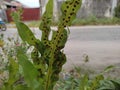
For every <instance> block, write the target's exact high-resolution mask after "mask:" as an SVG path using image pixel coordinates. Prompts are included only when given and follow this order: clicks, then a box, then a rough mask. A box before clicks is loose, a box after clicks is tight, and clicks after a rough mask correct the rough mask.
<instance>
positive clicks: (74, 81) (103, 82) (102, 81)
mask: <svg viewBox="0 0 120 90" xmlns="http://www.w3.org/2000/svg"><path fill="white" fill-rule="evenodd" d="M113 68H114V66H108V67H107V68H106V69H105V70H104V71H103V72H101V73H99V74H97V75H95V76H94V77H92V78H90V77H89V74H80V72H76V70H75V71H74V72H72V73H71V72H70V73H69V75H67V77H66V76H65V77H64V78H63V79H60V80H59V81H58V83H57V86H56V88H57V89H56V90H119V89H120V79H108V78H105V77H104V73H105V72H108V71H110V70H111V69H113Z"/></svg>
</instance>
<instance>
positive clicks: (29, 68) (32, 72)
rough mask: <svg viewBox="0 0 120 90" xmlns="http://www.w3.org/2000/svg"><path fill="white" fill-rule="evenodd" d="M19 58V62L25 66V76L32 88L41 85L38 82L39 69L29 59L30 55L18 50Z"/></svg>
mask: <svg viewBox="0 0 120 90" xmlns="http://www.w3.org/2000/svg"><path fill="white" fill-rule="evenodd" d="M18 60H19V64H20V65H21V66H22V68H23V74H24V78H25V81H26V82H27V84H28V86H29V87H32V88H37V87H38V86H39V85H38V82H37V76H38V71H37V69H36V68H35V67H34V65H33V64H32V63H31V62H30V61H29V60H28V57H27V56H26V55H25V54H24V53H23V52H22V51H19V52H18Z"/></svg>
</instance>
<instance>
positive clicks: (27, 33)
mask: <svg viewBox="0 0 120 90" xmlns="http://www.w3.org/2000/svg"><path fill="white" fill-rule="evenodd" d="M16 26H17V29H18V33H19V35H20V37H21V39H22V40H23V41H26V42H27V43H28V44H30V45H35V43H36V42H37V39H36V38H35V36H34V35H33V33H32V31H31V30H30V29H29V27H28V26H26V25H25V24H24V23H22V22H16Z"/></svg>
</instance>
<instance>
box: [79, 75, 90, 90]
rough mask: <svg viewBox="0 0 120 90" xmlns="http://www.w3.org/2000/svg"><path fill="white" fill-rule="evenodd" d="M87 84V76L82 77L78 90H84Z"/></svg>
mask: <svg viewBox="0 0 120 90" xmlns="http://www.w3.org/2000/svg"><path fill="white" fill-rule="evenodd" d="M87 84H88V75H84V77H83V78H82V79H81V81H80V85H79V90H85V87H86V85H87Z"/></svg>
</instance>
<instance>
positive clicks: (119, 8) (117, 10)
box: [115, 4, 120, 18]
mask: <svg viewBox="0 0 120 90" xmlns="http://www.w3.org/2000/svg"><path fill="white" fill-rule="evenodd" d="M115 17H118V18H120V4H118V6H117V7H116V8H115Z"/></svg>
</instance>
